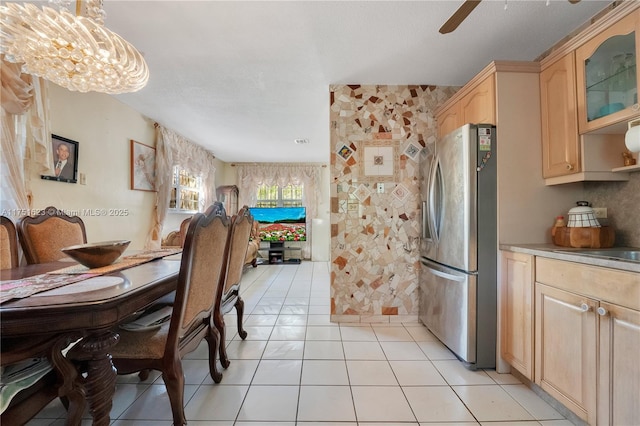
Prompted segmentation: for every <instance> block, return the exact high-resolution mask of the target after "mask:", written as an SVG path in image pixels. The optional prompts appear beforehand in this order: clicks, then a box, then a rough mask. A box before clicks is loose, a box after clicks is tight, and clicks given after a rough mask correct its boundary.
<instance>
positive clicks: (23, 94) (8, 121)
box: [0, 58, 53, 218]
mask: <svg viewBox="0 0 640 426" xmlns="http://www.w3.org/2000/svg"><path fill="white" fill-rule="evenodd" d="M0 71H1V73H2V80H1V81H2V94H1V99H2V143H1V147H2V155H0V172H1V175H2V185H1V189H0V203H1V207H2V210H3V211H5V212H7V213H8V215H9V216H16V218H17V217H18V216H22V215H23V214H25V213H28V210H29V209H30V208H31V207H32V206H31V175H32V173H42V174H44V173H48V174H50V173H52V172H53V170H52V169H51V167H52V161H53V156H52V155H53V154H52V152H51V151H52V148H51V131H50V120H49V95H48V91H47V86H46V83H44V80H42V79H40V78H34V77H32V76H31V75H28V74H23V73H22V72H21V71H20V65H16V64H12V63H9V62H5V61H4V58H3V60H2V66H1V67H0ZM11 213H13V214H11Z"/></svg>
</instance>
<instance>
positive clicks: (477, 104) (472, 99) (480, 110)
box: [460, 75, 496, 126]
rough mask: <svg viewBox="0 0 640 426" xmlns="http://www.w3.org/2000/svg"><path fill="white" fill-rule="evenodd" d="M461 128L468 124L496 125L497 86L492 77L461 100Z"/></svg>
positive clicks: (480, 83)
mask: <svg viewBox="0 0 640 426" xmlns="http://www.w3.org/2000/svg"><path fill="white" fill-rule="evenodd" d="M460 116H461V119H462V123H461V124H460V125H461V126H462V125H464V124H466V123H483V124H496V84H495V76H494V75H490V76H488V77H485V79H484V80H482V81H480V82H479V83H478V84H477V86H475V87H474V88H473V89H472V90H471V91H470V92H469V93H467V94H466V95H465V96H464V97H463V98H462V99H461V100H460Z"/></svg>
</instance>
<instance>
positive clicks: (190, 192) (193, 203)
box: [169, 166, 204, 213]
mask: <svg viewBox="0 0 640 426" xmlns="http://www.w3.org/2000/svg"><path fill="white" fill-rule="evenodd" d="M203 206H204V194H203V191H202V178H200V176H196V175H194V174H191V173H189V172H187V171H186V170H184V169H181V168H180V166H175V167H174V168H173V185H172V188H171V198H169V209H172V210H176V211H180V212H184V213H196V212H198V211H200V210H202V207H203Z"/></svg>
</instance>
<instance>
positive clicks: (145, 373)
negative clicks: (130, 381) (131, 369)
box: [138, 368, 151, 382]
mask: <svg viewBox="0 0 640 426" xmlns="http://www.w3.org/2000/svg"><path fill="white" fill-rule="evenodd" d="M150 371H151V370H149V369H148V368H145V369H144V370H140V372H139V373H138V378H139V379H140V381H141V382H144V381H145V380H147V379H148V378H149V372H150Z"/></svg>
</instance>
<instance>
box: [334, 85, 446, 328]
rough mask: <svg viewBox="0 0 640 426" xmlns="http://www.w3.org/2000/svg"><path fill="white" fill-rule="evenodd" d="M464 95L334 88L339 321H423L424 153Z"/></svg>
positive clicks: (430, 89)
mask: <svg viewBox="0 0 640 426" xmlns="http://www.w3.org/2000/svg"><path fill="white" fill-rule="evenodd" d="M456 89H457V88H451V87H436V86H385V85H371V86H361V85H332V86H331V88H330V95H331V99H330V102H331V108H330V120H331V122H330V125H331V314H332V320H334V321H376V322H378V321H379V322H388V321H393V320H399V321H402V320H405V319H406V320H417V317H418V300H419V296H418V273H419V270H420V263H419V257H420V254H419V240H418V238H419V236H420V232H421V223H420V215H421V209H420V195H419V187H418V182H419V169H418V163H419V159H420V156H421V153H420V151H421V150H422V148H424V147H425V146H427V145H430V144H433V143H434V142H435V139H436V133H437V130H436V125H435V117H434V114H433V111H434V110H435V108H436V107H437V106H438V105H440V104H441V103H442V102H444V101H445V100H446V99H448V98H449V97H450V96H451V95H452V94H453V93H455V90H456Z"/></svg>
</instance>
